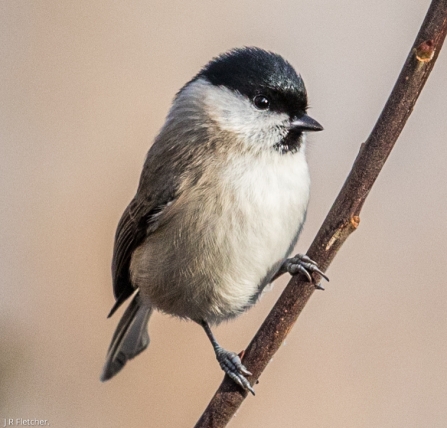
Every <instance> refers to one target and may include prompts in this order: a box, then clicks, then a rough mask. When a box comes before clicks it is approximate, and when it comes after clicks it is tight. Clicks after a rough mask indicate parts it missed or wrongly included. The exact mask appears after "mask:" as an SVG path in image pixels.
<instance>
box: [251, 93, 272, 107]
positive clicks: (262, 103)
mask: <svg viewBox="0 0 447 428" xmlns="http://www.w3.org/2000/svg"><path fill="white" fill-rule="evenodd" d="M253 104H254V105H255V106H256V108H258V109H259V110H267V109H268V108H269V107H270V100H269V99H268V98H267V97H266V96H265V95H256V96H255V97H254V98H253Z"/></svg>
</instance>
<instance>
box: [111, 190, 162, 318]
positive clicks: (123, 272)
mask: <svg viewBox="0 0 447 428" xmlns="http://www.w3.org/2000/svg"><path fill="white" fill-rule="evenodd" d="M166 202H167V201H166ZM163 208H164V206H163V203H159V204H157V205H155V204H154V202H153V201H148V200H145V199H142V198H138V197H135V198H134V199H133V200H132V201H131V203H130V204H129V206H128V207H127V208H126V210H125V211H124V213H123V215H122V216H121V219H120V221H119V223H118V227H117V229H116V235H115V246H114V250H113V259H112V277H113V292H114V295H115V299H116V302H115V305H114V306H113V308H112V310H111V311H110V313H109V317H110V316H112V315H113V313H114V312H115V311H116V310H117V309H118V307H119V306H120V305H121V304H122V303H123V302H124V301H125V300H126V299H127V298H129V297H130V296H131V295H132V293H133V292H134V291H135V289H134V287H133V285H132V283H131V282H130V271H129V268H130V260H131V257H132V253H133V252H134V251H135V249H136V248H137V247H138V246H139V245H140V244H141V243H142V242H143V241H144V240H145V238H146V237H147V236H148V235H149V234H150V233H152V232H153V231H154V230H155V229H156V228H157V224H158V222H155V221H154V218H157V217H158V216H159V214H160V213H161V212H162V211H163Z"/></svg>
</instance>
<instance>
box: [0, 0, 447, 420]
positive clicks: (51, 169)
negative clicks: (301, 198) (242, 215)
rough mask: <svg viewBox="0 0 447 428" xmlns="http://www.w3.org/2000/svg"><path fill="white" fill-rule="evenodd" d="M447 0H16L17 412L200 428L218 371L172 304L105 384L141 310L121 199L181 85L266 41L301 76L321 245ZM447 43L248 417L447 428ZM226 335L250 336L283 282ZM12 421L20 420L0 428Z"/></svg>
mask: <svg viewBox="0 0 447 428" xmlns="http://www.w3.org/2000/svg"><path fill="white" fill-rule="evenodd" d="M428 6H429V1H428V0H416V1H415V0H413V1H410V0H395V1H392V2H390V1H387V0H378V1H375V2H366V1H356V0H342V1H338V2H332V1H329V0H314V1H312V2H310V1H289V0H286V1H282V2H277V1H273V0H242V1H241V0H227V1H225V2H212V1H199V0H186V1H185V0H172V1H169V2H166V1H160V0H150V1H126V2H125V1H113V2H111V1H104V0H100V1H95V2H91V1H85V0H79V1H76V2H60V1H53V0H45V1H43V0H32V1H31V0H3V1H2V2H1V3H0V81H1V85H0V177H1V179H0V187H1V189H0V198H1V200H0V216H1V217H0V242H1V244H0V270H1V278H2V280H1V286H0V287H1V288H0V296H1V299H0V424H3V423H4V420H3V419H2V418H25V419H26V418H38V419H47V420H48V421H49V423H50V424H51V426H52V427H75V426H76V427H110V428H112V427H137V428H139V427H156V428H157V427H161V428H163V427H192V426H193V425H194V423H195V422H196V421H197V419H198V418H199V416H200V415H201V413H202V411H203V410H204V408H205V406H206V405H207V403H208V401H209V400H210V398H211V396H212V394H213V393H214V392H215V390H216V388H217V387H218V385H219V384H220V381H221V379H222V372H221V371H220V369H219V367H218V364H217V362H216V361H215V357H214V354H213V351H212V348H211V346H210V344H209V342H208V340H207V338H206V336H205V334H204V333H203V331H202V330H201V328H200V327H198V326H197V325H195V324H193V323H191V322H184V321H179V320H177V319H173V318H170V317H168V316H165V315H161V314H158V313H156V314H155V315H154V316H153V318H152V320H151V324H150V328H149V333H150V335H151V339H152V342H151V345H150V348H149V349H148V350H147V351H146V352H144V353H143V354H141V355H140V356H139V357H138V358H136V359H135V360H133V361H131V362H130V363H129V364H128V365H127V366H126V368H125V369H124V370H123V372H122V373H120V374H119V376H117V377H116V378H114V379H112V380H111V381H110V382H108V383H105V384H101V383H100V382H99V375H100V372H101V369H102V365H103V362H104V357H105V354H106V351H107V347H108V346H109V342H110V339H111V336H112V333H113V331H114V329H115V327H116V324H117V323H118V320H119V317H120V315H121V314H122V310H120V311H119V313H118V314H117V315H115V316H114V317H113V318H112V319H109V320H107V319H106V315H107V313H108V311H109V310H110V308H111V306H112V304H113V301H114V300H113V296H112V288H111V275H110V260H111V255H112V246H113V238H114V233H115V228H116V225H117V222H118V220H119V218H120V216H121V213H122V211H123V210H124V208H125V207H126V205H127V204H128V202H129V201H130V199H131V198H132V197H133V195H134V192H135V191H136V187H137V184H138V179H139V175H140V171H141V167H142V164H143V162H144V158H145V155H146V152H147V150H148V148H149V147H150V145H151V143H152V141H153V138H154V136H155V135H156V133H157V131H158V129H159V128H160V126H161V125H162V123H163V121H164V118H165V115H166V113H167V110H168V108H169V106H170V103H171V100H172V98H173V96H174V94H175V93H176V91H177V90H178V89H179V88H180V87H181V86H182V85H183V84H184V83H185V82H186V81H188V80H189V79H190V78H191V77H192V76H193V75H194V74H195V73H196V72H197V71H198V70H199V69H200V68H201V67H202V66H203V65H204V64H205V63H206V62H207V61H208V60H209V59H210V58H211V57H213V56H215V55H217V54H219V53H221V52H223V51H225V50H227V49H229V48H232V47H236V46H244V45H256V46H260V47H263V48H266V49H269V50H273V51H275V52H278V53H280V54H282V55H283V56H284V57H286V58H287V59H288V60H289V61H290V62H291V63H292V64H293V65H294V66H295V67H296V68H297V70H298V71H299V72H301V74H302V76H303V78H304V81H305V82H306V86H307V89H308V93H309V99H310V105H311V110H310V112H311V115H312V116H313V117H315V118H316V119H317V120H318V121H320V122H321V123H322V124H323V125H324V127H325V131H324V132H322V133H318V134H315V135H312V136H311V138H310V144H309V149H308V154H309V163H310V169H311V175H312V180H313V188H312V199H311V204H310V209H309V213H308V221H307V224H306V226H305V229H304V232H303V234H302V237H301V239H300V241H299V243H298V246H297V251H300V252H305V251H306V249H307V247H308V246H309V244H310V242H311V240H312V239H313V237H314V236H315V233H316V231H317V230H318V228H319V227H320V225H321V223H322V221H323V219H324V217H325V215H326V213H327V211H328V210H329V208H330V206H331V204H332V202H333V201H334V198H335V197H336V195H337V193H338V191H339V189H340V187H341V185H342V183H343V182H344V180H345V178H346V176H347V173H348V172H349V170H350V168H351V166H352V163H353V161H354V159H355V157H356V155H357V152H358V150H359V146H360V144H361V143H362V142H363V141H365V139H366V138H367V136H368V134H369V132H370V130H371V128H372V126H373V125H374V123H375V121H376V119H377V117H378V115H379V113H380V111H381V109H382V107H383V105H384V102H385V100H386V99H387V97H388V95H389V93H390V90H391V89H392V86H393V84H394V82H395V80H396V78H397V75H398V73H399V71H400V69H401V67H402V65H403V63H404V61H405V58H406V56H407V54H408V51H409V48H410V46H411V45H412V43H413V40H414V38H415V36H416V34H417V31H418V30H419V27H420V25H421V23H422V20H423V17H424V15H425V12H426V10H427V8H428ZM446 76H447V51H446V50H444V52H441V55H440V57H439V60H438V62H437V64H436V66H435V68H434V71H433V73H432V75H431V77H430V79H429V81H428V83H427V85H426V87H425V89H424V91H423V92H422V95H421V97H420V99H419V101H418V103H417V105H416V108H415V110H414V112H413V114H412V116H411V117H410V120H409V122H408V124H407V126H406V128H405V130H404V132H403V134H402V135H401V137H400V139H399V141H398V143H397V146H396V148H395V149H394V151H393V152H392V154H391V156H390V158H389V160H388V162H387V164H386V166H385V169H384V171H383V172H382V174H381V175H380V177H379V179H378V182H377V183H376V185H375V187H374V189H373V191H372V192H371V194H370V196H369V198H368V200H367V203H366V204H365V206H364V209H363V212H362V216H361V225H360V228H359V229H358V231H356V232H355V233H354V234H353V235H352V236H351V237H350V239H349V240H348V241H347V243H346V244H345V246H344V247H343V249H342V251H341V252H340V253H339V255H338V257H337V258H336V259H335V261H334V263H333V265H332V266H331V267H330V268H329V271H328V274H329V276H330V278H331V282H330V283H329V284H327V287H326V291H324V292H318V293H315V294H314V296H313V297H312V299H311V301H310V302H309V304H308V306H307V307H306V308H305V310H304V312H303V314H302V316H301V317H300V319H299V321H298V322H297V324H296V325H295V327H294V329H293V330H292V332H291V333H290V335H289V337H288V339H287V341H286V343H285V344H284V346H283V347H282V349H280V351H279V352H278V353H277V354H276V356H275V358H274V359H273V361H272V362H271V363H270V365H269V366H268V367H267V369H266V371H265V372H264V374H263V375H262V376H261V378H260V383H259V384H258V385H257V386H256V393H257V395H256V397H255V398H254V397H248V399H247V400H246V401H245V403H244V404H243V406H242V407H241V409H240V410H239V412H238V413H237V415H236V417H235V419H234V420H233V422H232V423H231V426H232V427H244V428H245V427H246V428H250V427H283V428H288V427H290V428H292V427H331V428H332V427H344V428H346V427H393V428H395V427H406V428H408V427H445V426H447V358H446V355H447V287H446V280H445V278H446V272H445V267H446V252H447V227H446V214H445V213H446V212H447V186H446V183H447V168H446V159H447V144H446V143H447V141H446V135H447V121H446V113H447V85H446V83H447V80H446ZM285 281H286V278H283V279H282V280H281V281H278V282H277V283H276V284H275V287H274V288H273V290H271V291H269V292H267V293H266V294H265V295H264V297H263V298H262V300H261V302H260V303H259V304H258V305H257V306H256V307H255V308H253V309H252V310H251V311H250V312H248V313H247V314H245V315H243V316H241V317H240V318H238V319H237V320H235V321H232V322H230V323H228V324H225V325H222V326H220V327H219V328H217V329H216V330H215V333H216V336H217V338H218V340H219V341H220V342H221V343H222V345H223V346H225V347H226V348H227V349H230V350H234V351H237V352H239V351H240V350H242V349H244V348H245V346H246V345H247V344H248V342H249V341H250V339H251V337H252V336H253V335H254V333H255V332H256V330H257V329H258V327H259V326H260V324H261V322H262V320H263V319H264V318H265V316H266V314H267V313H268V311H269V309H270V308H271V307H272V305H273V304H274V302H275V301H276V299H277V298H278V296H279V293H280V292H281V290H282V289H283V286H284V284H285ZM1 426H3V425H1Z"/></svg>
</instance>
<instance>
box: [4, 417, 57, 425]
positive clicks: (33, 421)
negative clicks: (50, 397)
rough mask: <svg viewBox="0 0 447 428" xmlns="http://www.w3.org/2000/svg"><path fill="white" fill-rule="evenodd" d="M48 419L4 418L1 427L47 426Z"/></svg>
mask: <svg viewBox="0 0 447 428" xmlns="http://www.w3.org/2000/svg"><path fill="white" fill-rule="evenodd" d="M49 425H50V423H49V422H48V419H23V418H15V419H14V418H4V419H3V427H44V426H49Z"/></svg>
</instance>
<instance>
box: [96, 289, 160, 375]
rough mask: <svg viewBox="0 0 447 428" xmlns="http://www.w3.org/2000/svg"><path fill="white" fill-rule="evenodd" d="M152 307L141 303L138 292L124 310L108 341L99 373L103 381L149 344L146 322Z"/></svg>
mask: <svg viewBox="0 0 447 428" xmlns="http://www.w3.org/2000/svg"><path fill="white" fill-rule="evenodd" d="M152 310H153V309H152V307H151V306H147V305H143V304H142V302H141V297H140V293H139V292H138V293H137V294H136V295H135V297H134V298H133V300H132V302H131V303H130V305H129V306H128V308H127V309H126V311H125V312H124V315H123V317H122V318H121V320H120V322H119V323H118V327H117V328H116V330H115V333H114V335H113V338H112V342H111V343H110V346H109V350H108V352H107V357H106V362H105V364H104V368H103V371H102V374H101V381H103V382H105V381H106V380H109V379H110V378H112V377H113V376H115V375H116V374H117V373H118V372H119V371H120V370H121V369H122V368H123V367H124V366H125V364H126V363H127V360H130V359H132V358H134V357H136V356H137V355H138V354H139V353H140V352H142V351H144V350H145V349H146V348H147V346H148V345H149V334H148V333H147V323H148V321H149V317H150V316H151V314H152Z"/></svg>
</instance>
